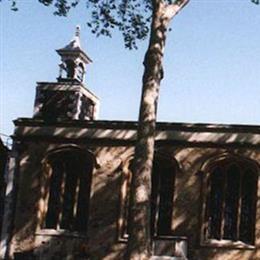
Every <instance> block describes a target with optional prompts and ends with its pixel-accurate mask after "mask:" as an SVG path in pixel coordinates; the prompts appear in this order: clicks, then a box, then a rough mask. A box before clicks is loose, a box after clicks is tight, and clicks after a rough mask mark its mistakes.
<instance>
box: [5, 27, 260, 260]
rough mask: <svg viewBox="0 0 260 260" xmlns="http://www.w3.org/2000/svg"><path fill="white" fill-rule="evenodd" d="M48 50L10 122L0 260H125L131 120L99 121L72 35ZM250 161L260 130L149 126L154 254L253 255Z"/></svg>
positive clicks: (259, 210)
mask: <svg viewBox="0 0 260 260" xmlns="http://www.w3.org/2000/svg"><path fill="white" fill-rule="evenodd" d="M57 53H58V54H59V55H60V57H61V63H60V73H59V76H58V78H57V81H56V82H39V83H37V87H36V98H35V105H34V114H33V117H32V118H18V119H16V120H15V121H14V124H15V130H14V135H13V147H12V151H11V153H10V158H9V170H8V176H6V178H5V182H6V193H5V194H6V196H5V203H4V212H3V223H2V228H1V244H0V258H1V259H17V260H19V259H24V260H30V259H40V260H42V259H44V260H45V259H54V260H55V259H57V260H58V259H59V260H60V259H76V260H78V259H79V260H80V259H90V260H99V259H100V260H101V259H106V260H120V259H124V254H125V249H126V245H127V240H128V228H129V226H128V222H129V191H130V184H131V175H132V172H131V163H132V159H133V155H134V145H135V142H136V133H137V122H132V121H131V122H130V121H104V120H98V112H99V105H100V102H99V99H98V97H97V96H96V95H95V94H94V93H92V92H91V91H90V90H89V89H88V88H87V87H86V86H85V85H84V77H85V74H86V71H87V65H88V64H89V63H91V62H92V60H91V59H90V57H89V56H88V55H87V54H86V53H85V51H84V50H83V49H82V47H81V44H80V31H79V28H77V30H76V34H75V36H74V38H73V39H72V41H71V42H70V43H69V44H68V45H67V46H65V47H64V48H61V49H58V50H57ZM259 163H260V126H253V125H250V126H249V125H221V124H188V123H169V122H159V123H157V125H156V141H155V156H154V162H153V173H152V194H151V232H152V235H153V259H165V260H166V259H172V260H174V259H175V260H176V259H179V260H181V259H189V260H236V259H241V260H249V259H252V260H253V259H260V180H259V173H260V170H259V169H260V168H259V167H260V166H259ZM3 181H4V180H2V182H3Z"/></svg>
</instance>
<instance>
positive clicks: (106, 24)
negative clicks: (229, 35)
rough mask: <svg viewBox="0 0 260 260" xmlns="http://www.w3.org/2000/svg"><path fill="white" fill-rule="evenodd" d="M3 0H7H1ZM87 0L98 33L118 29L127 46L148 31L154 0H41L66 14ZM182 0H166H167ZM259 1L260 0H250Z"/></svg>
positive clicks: (13, 4)
mask: <svg viewBox="0 0 260 260" xmlns="http://www.w3.org/2000/svg"><path fill="white" fill-rule="evenodd" d="M1 1H4V0H0V2H1ZM8 1H10V3H11V9H12V10H13V11H17V10H18V7H19V0H8ZM81 1H84V3H85V5H86V10H87V11H88V12H89V15H90V19H89V20H88V21H86V22H87V25H88V26H89V27H90V29H91V32H92V33H94V34H95V35H97V36H100V35H103V36H109V37H111V36H112V30H114V29H118V30H119V31H120V32H121V33H122V36H123V39H124V43H125V47H126V48H128V49H133V48H137V42H138V41H139V40H144V39H146V38H147V36H148V35H149V29H150V22H151V17H152V0H38V2H39V3H41V4H43V5H45V6H53V7H54V8H55V11H54V14H55V15H57V16H67V15H68V13H69V11H70V10H71V8H74V7H76V6H77V5H78V4H79V3H80V2H81ZM178 1H179V2H181V1H180V0H177V1H176V0H175V1H174V0H165V1H163V2H166V4H171V3H174V2H175V3H177V2H178ZM251 2H253V3H254V4H259V3H260V0H251Z"/></svg>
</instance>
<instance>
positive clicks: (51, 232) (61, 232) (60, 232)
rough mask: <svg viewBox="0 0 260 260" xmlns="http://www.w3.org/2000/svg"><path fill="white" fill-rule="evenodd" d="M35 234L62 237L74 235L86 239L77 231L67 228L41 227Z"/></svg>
mask: <svg viewBox="0 0 260 260" xmlns="http://www.w3.org/2000/svg"><path fill="white" fill-rule="evenodd" d="M35 235H36V236H59V237H60V236H63V237H74V238H81V239H86V238H87V236H86V235H84V234H82V233H79V232H77V231H69V230H64V229H60V230H56V229H41V230H39V231H37V232H36V233H35Z"/></svg>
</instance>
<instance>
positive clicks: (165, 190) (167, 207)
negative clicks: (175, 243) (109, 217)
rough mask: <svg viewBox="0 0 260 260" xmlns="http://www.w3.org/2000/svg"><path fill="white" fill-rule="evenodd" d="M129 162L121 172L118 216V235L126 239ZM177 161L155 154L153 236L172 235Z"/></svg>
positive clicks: (152, 210) (152, 196)
mask: <svg viewBox="0 0 260 260" xmlns="http://www.w3.org/2000/svg"><path fill="white" fill-rule="evenodd" d="M131 164H132V161H130V163H129V165H130V166H129V167H126V168H127V169H126V170H125V172H124V174H123V176H122V177H123V181H122V186H121V187H122V188H121V209H120V218H119V236H120V238H123V239H126V238H127V236H128V233H129V232H128V228H129V225H128V222H129V207H130V205H129V204H130V185H131V181H132V172H131V168H132V167H131ZM176 171H177V163H176V161H175V160H172V159H171V158H167V157H164V156H161V155H158V154H156V155H155V157H154V162H153V171H152V192H151V234H153V236H171V235H172V214H173V199H174V198H173V197H174V185H175V175H176Z"/></svg>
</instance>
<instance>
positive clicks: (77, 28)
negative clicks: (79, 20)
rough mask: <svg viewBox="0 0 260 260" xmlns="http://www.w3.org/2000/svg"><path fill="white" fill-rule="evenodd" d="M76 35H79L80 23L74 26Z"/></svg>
mask: <svg viewBox="0 0 260 260" xmlns="http://www.w3.org/2000/svg"><path fill="white" fill-rule="evenodd" d="M75 36H76V37H80V25H77V26H76V33H75Z"/></svg>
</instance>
